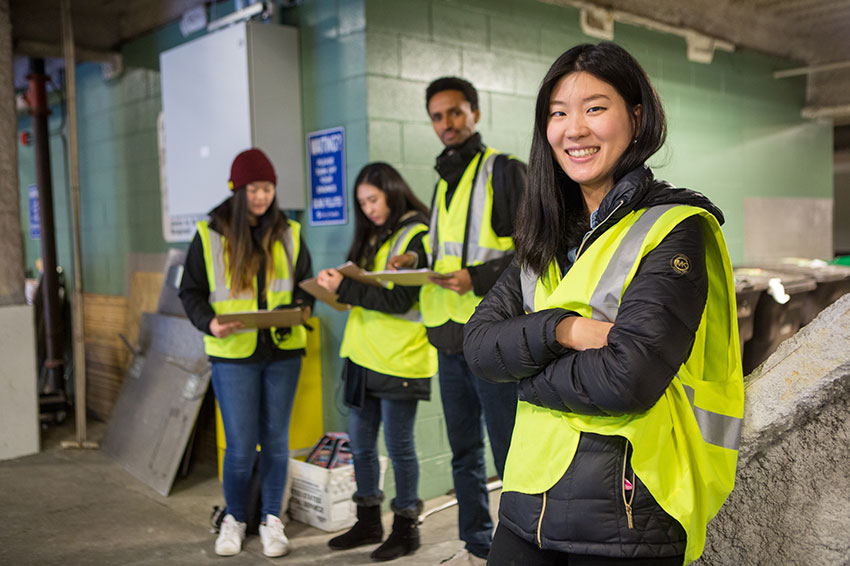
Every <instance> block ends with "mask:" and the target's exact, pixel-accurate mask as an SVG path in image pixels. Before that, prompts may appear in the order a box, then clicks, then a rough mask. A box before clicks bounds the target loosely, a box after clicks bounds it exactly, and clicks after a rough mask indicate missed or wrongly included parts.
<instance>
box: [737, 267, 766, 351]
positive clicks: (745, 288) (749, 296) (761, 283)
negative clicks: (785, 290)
mask: <svg viewBox="0 0 850 566" xmlns="http://www.w3.org/2000/svg"><path fill="white" fill-rule="evenodd" d="M765 289H767V278H765V277H746V276H744V275H743V274H741V275H739V274H738V273H736V274H735V301H736V303H737V307H738V335H739V337H740V340H741V358H742V359H743V356H744V342H747V341H748V340H750V339H751V338H752V337H753V321H754V319H755V313H756V305H757V304H758V300H759V297H760V296H761V294H762V293H763V292H764V291H765Z"/></svg>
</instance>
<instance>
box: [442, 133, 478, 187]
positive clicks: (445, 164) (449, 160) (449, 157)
mask: <svg viewBox="0 0 850 566" xmlns="http://www.w3.org/2000/svg"><path fill="white" fill-rule="evenodd" d="M486 149H487V148H486V147H485V146H484V144H483V143H482V141H481V134H479V133H475V134H472V135H471V136H470V137H469V139H467V140H466V141H465V142H463V143H462V144H460V145H458V146H454V147H447V148H446V149H444V150H443V152H442V153H441V154H440V155H438V156H437V164H436V165H435V166H434V169H436V170H437V173H439V174H440V178H442V179H443V180H445V181H446V182H447V183H448V184H449V185H456V184H457V182H458V181H459V180H460V178H461V176H463V172H464V171H466V168H467V167H468V166H469V162H470V161H472V158H473V157H475V156H476V155H477V154H479V153H482V152H484V150H486ZM452 181H454V183H453V182H452Z"/></svg>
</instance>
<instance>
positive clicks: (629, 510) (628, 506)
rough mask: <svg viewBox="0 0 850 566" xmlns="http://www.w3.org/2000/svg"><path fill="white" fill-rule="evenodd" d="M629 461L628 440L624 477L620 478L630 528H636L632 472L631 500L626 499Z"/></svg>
mask: <svg viewBox="0 0 850 566" xmlns="http://www.w3.org/2000/svg"><path fill="white" fill-rule="evenodd" d="M628 461H629V441H628V440H626V450H625V452H624V453H623V476H622V477H621V478H620V486H621V487H622V490H623V504H624V505H625V506H626V518H627V519H628V520H629V528H630V529H633V528H635V524H634V522H633V521H632V502H634V500H635V471H634V470H632V480H631V485H632V489H631V493H630V494H629V498H628V499H626V464H627V463H628Z"/></svg>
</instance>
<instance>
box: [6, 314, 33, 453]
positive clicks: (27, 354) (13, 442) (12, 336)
mask: <svg viewBox="0 0 850 566" xmlns="http://www.w3.org/2000/svg"><path fill="white" fill-rule="evenodd" d="M0 360H2V363H0V460H6V459H9V458H17V457H19V456H26V455H28V454H35V453H36V452H38V450H39V442H40V440H39V439H40V437H39V421H38V393H37V392H36V382H37V380H38V373H37V372H36V368H35V326H34V323H33V313H32V307H30V306H27V305H18V306H0Z"/></svg>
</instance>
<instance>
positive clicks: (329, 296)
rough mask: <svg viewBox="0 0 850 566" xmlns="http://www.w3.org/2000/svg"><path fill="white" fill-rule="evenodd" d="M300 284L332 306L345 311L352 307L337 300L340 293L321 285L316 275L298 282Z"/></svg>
mask: <svg viewBox="0 0 850 566" xmlns="http://www.w3.org/2000/svg"><path fill="white" fill-rule="evenodd" d="M298 286H299V287H301V288H302V289H304V290H305V291H307V292H308V293H310V294H311V295H313V296H314V297H316V298H317V299H319V300H320V301H322V302H323V303H326V304H328V305H330V306H331V307H332V308H334V309H336V310H338V311H340V312H345V311H347V310H349V309H350V308H351V305H346V304H344V303H340V302H339V301H337V299H338V298H339V295H337V294H336V293H331V292H330V291H328V290H327V289H325V288H324V287H322V286H321V285H319V280H318V279H317V278H316V277H311V278H310V279H305V280H304V281H301V282H300V283H298Z"/></svg>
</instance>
